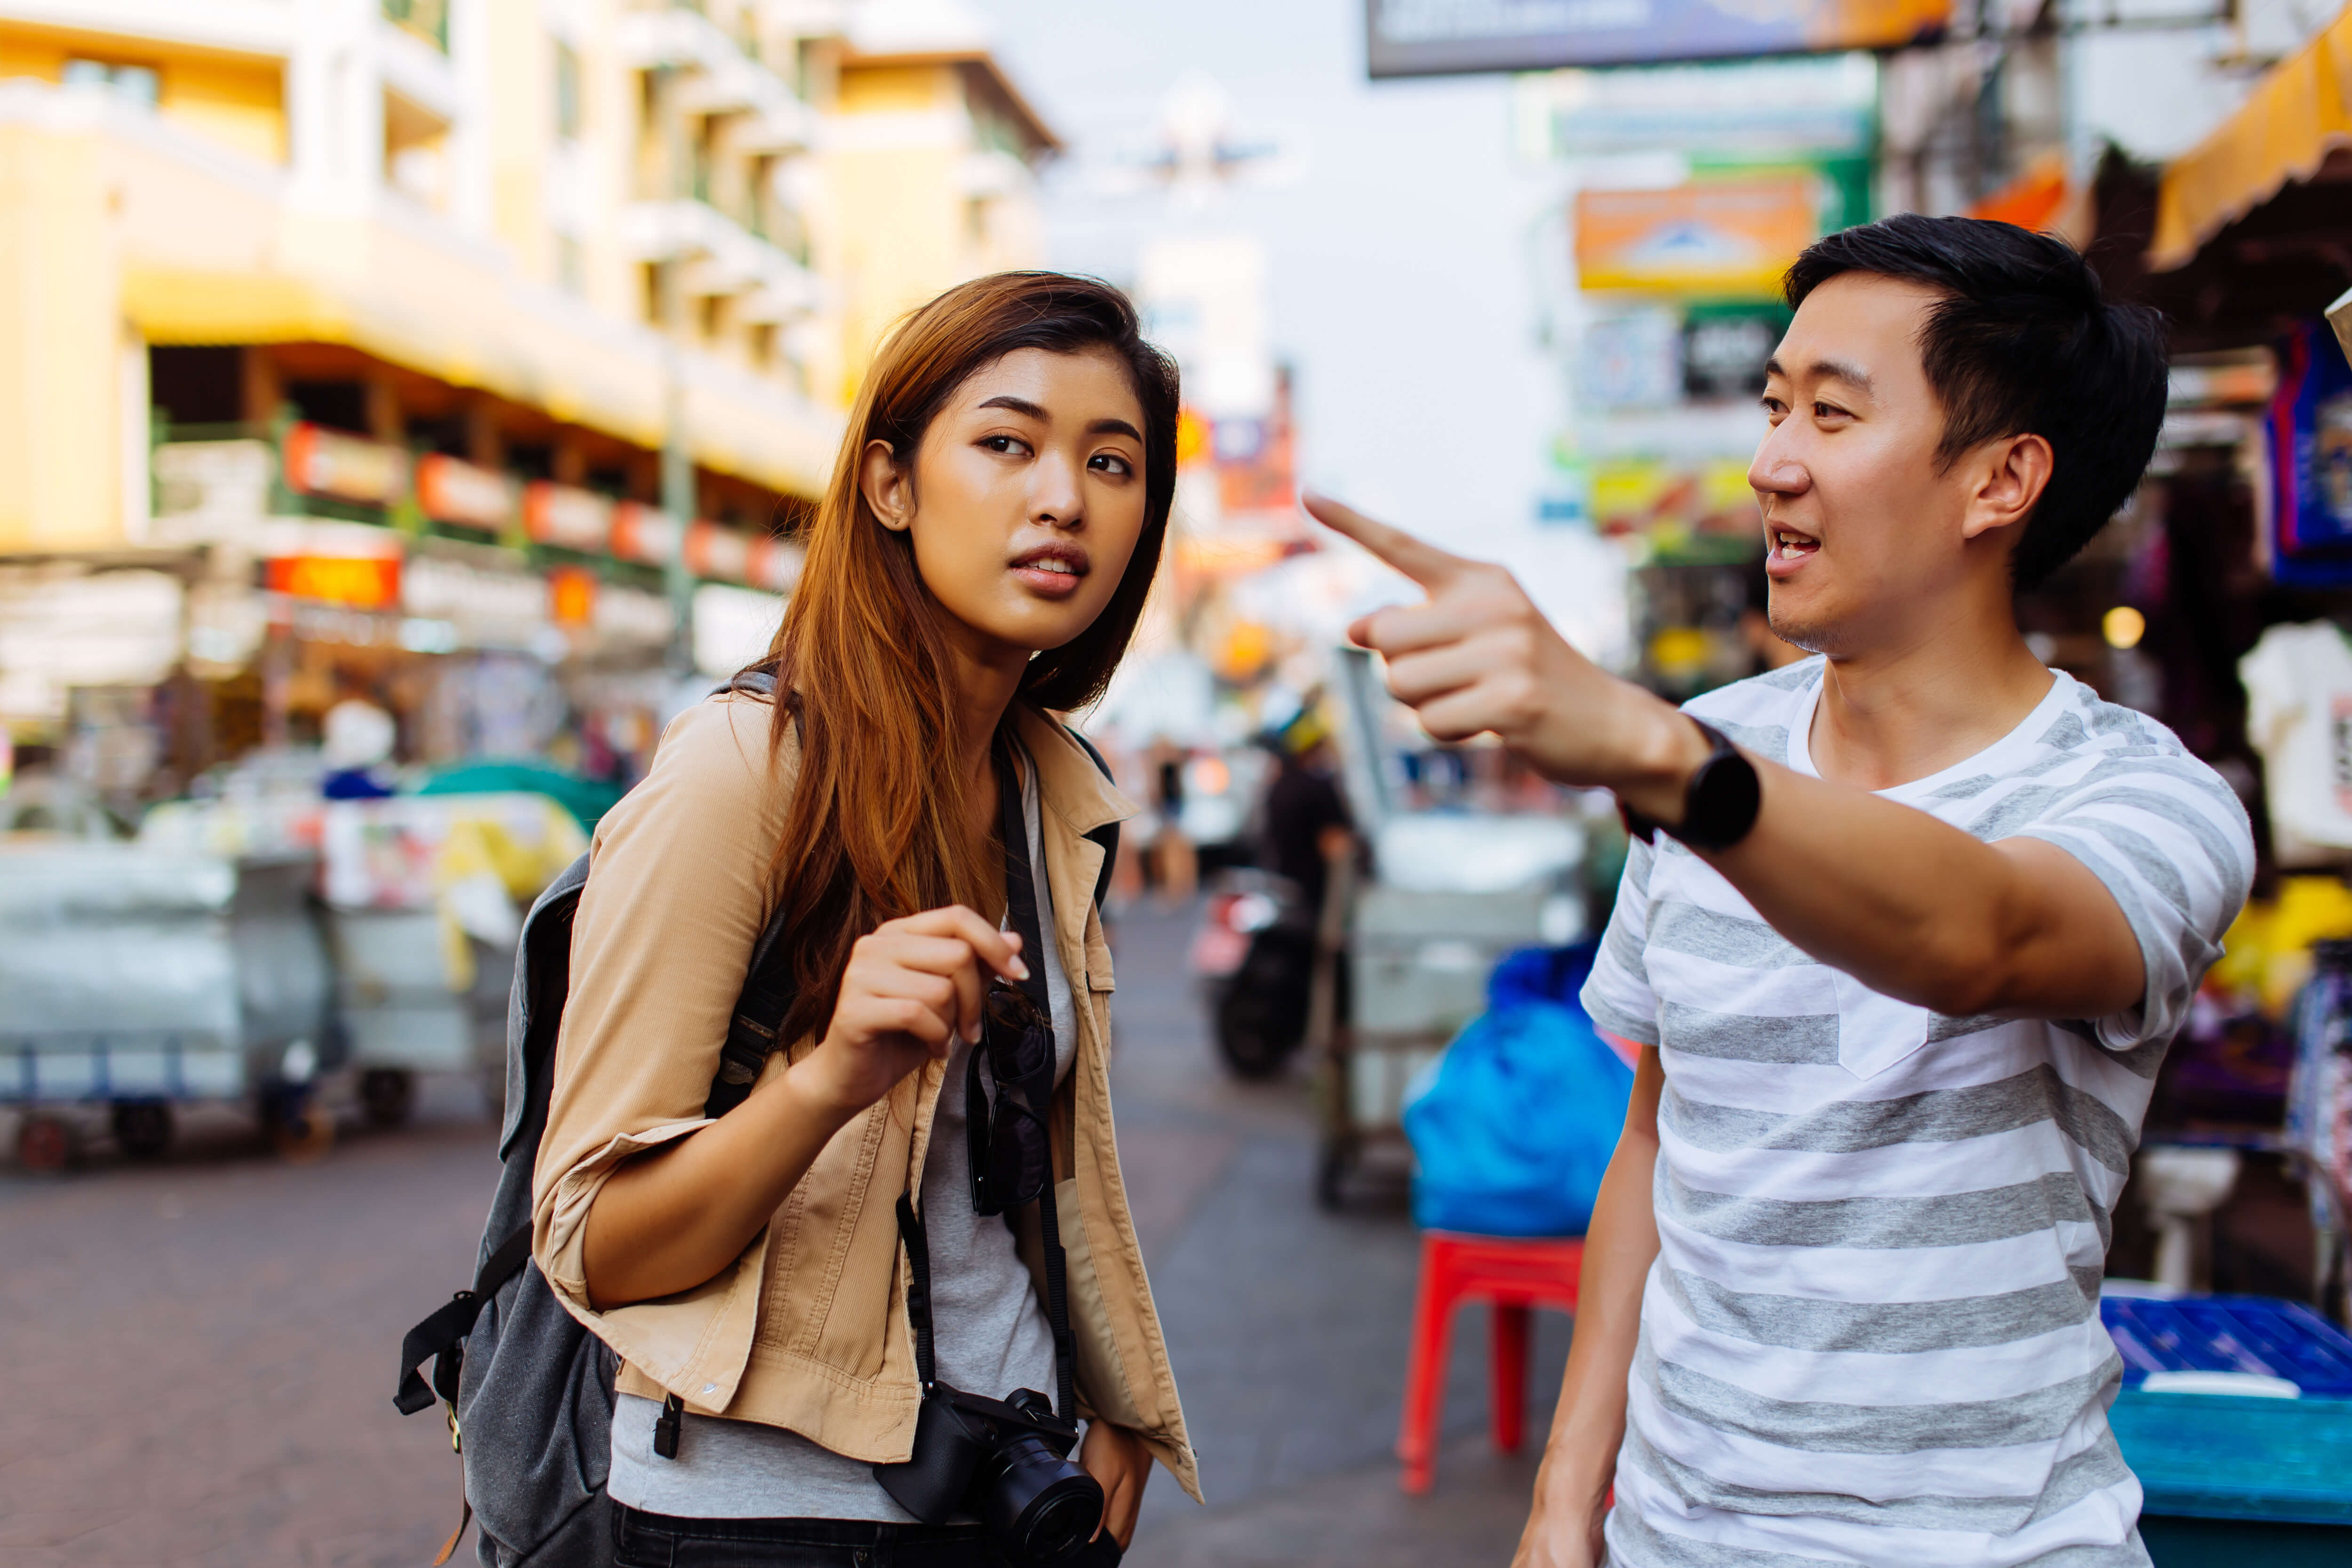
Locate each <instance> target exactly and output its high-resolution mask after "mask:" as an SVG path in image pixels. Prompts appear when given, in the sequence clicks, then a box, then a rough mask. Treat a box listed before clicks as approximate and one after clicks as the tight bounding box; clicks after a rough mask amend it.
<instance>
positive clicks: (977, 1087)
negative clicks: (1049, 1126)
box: [964, 981, 1054, 1215]
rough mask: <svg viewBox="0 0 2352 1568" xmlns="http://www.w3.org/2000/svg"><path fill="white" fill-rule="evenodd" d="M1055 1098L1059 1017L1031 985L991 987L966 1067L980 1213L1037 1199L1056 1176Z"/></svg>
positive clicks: (975, 1201)
mask: <svg viewBox="0 0 2352 1568" xmlns="http://www.w3.org/2000/svg"><path fill="white" fill-rule="evenodd" d="M1053 1099H1054V1020H1053V1017H1052V1016H1051V1015H1050V1014H1048V1013H1047V1012H1046V1011H1045V1008H1044V1007H1042V1006H1040V1005H1038V1003H1037V1001H1036V999H1035V998H1034V997H1032V996H1031V995H1030V994H1028V993H1027V992H1025V991H1023V990H1020V989H1019V988H1017V987H1015V986H1012V985H1007V984H1003V982H1001V981H1000V982H998V983H997V984H994V985H992V986H991V987H990V988H989V993H988V999H987V1001H986V1003H985V1004H984V1005H983V1006H982V1026H981V1036H980V1044H979V1045H977V1046H975V1047H973V1048H972V1052H971V1058H970V1059H969V1061H968V1063H967V1065H966V1066H965V1068H964V1117H965V1121H964V1127H965V1135H966V1137H967V1139H968V1140H969V1145H968V1147H969V1150H970V1152H971V1206H972V1211H973V1212H974V1213H975V1214H982V1215H994V1214H1003V1213H1004V1212H1005V1211H1006V1210H1007V1209H1014V1208H1019V1207H1020V1206H1021V1205H1023V1204H1026V1203H1034V1201H1036V1198H1037V1195H1038V1194H1040V1193H1043V1192H1044V1191H1045V1184H1046V1183H1047V1182H1048V1181H1049V1180H1051V1179H1052V1173H1053V1168H1054V1165H1053V1145H1052V1142H1050V1140H1049V1139H1048V1137H1047V1134H1046V1126H1045V1111H1046V1108H1047V1107H1048V1106H1049V1105H1051V1104H1052V1103H1053Z"/></svg>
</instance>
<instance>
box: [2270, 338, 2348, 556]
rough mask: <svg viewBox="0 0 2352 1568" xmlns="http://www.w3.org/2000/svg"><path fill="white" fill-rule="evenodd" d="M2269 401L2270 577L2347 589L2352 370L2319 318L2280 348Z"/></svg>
mask: <svg viewBox="0 0 2352 1568" xmlns="http://www.w3.org/2000/svg"><path fill="white" fill-rule="evenodd" d="M2281 358H2282V360H2283V362H2284V363H2283V364H2282V366H2281V374H2280V376H2279V385H2278V392H2277V394H2276V395H2274V396H2273V399H2272V401H2271V410H2270V421H2269V424H2270V442H2269V445H2270V458H2271V471H2272V475H2273V484H2274V493H2275V495H2276V498H2277V499H2276V503H2275V505H2274V506H2273V508H2272V513H2273V516H2272V523H2271V526H2272V531H2273V539H2272V546H2273V548H2272V557H2273V559H2272V563H2271V573H2272V575H2273V577H2274V578H2276V579H2277V580H2278V581H2279V582H2281V583H2289V584H2296V585H2298V586H2303V587H2314V588H2317V587H2342V586H2346V585H2347V584H2352V366H2347V363H2346V362H2345V358H2344V355H2343V354H2342V353H2340V352H2338V350H2337V348H2336V340H2335V338H2334V337H2333V336H2332V335H2331V334H2330V333H2329V331H2328V330H2327V325H2326V322H2324V321H2309V322H2305V323H2304V324H2303V325H2301V326H2299V327H2298V328H2297V329H2296V330H2295V331H2294V335H2293V336H2291V337H2289V338H2288V339H2287V341H2286V342H2285V344H2284V349H2283V350H2282V353H2281Z"/></svg>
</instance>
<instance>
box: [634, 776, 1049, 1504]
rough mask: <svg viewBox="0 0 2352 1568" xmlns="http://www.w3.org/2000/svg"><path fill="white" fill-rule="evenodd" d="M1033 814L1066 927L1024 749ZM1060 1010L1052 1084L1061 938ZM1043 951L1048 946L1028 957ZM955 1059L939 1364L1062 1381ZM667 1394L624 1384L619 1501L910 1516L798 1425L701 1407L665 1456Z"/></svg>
mask: <svg viewBox="0 0 2352 1568" xmlns="http://www.w3.org/2000/svg"><path fill="white" fill-rule="evenodd" d="M1021 773H1022V778H1021V814H1022V816H1023V818H1024V821H1025V823H1026V825H1027V827H1028V833H1029V879H1030V882H1031V883H1032V885H1033V886H1034V888H1035V889H1036V892H1037V922H1038V926H1039V928H1040V929H1041V930H1042V931H1047V932H1051V931H1053V929H1054V903H1053V899H1054V896H1053V893H1052V891H1051V890H1050V889H1048V887H1047V885H1046V881H1045V847H1044V842H1043V838H1042V828H1041V825H1040V823H1039V820H1038V806H1037V770H1036V769H1035V768H1034V767H1033V766H1031V765H1029V762H1028V759H1027V758H1026V757H1025V756H1024V757H1023V759H1022V769H1021ZM1043 946H1044V949H1045V952H1044V957H1045V990H1046V994H1047V996H1048V998H1049V999H1050V1001H1051V1003H1052V1005H1053V1015H1054V1054H1055V1061H1054V1081H1055V1083H1056V1084H1058V1083H1060V1081H1061V1080H1062V1079H1063V1078H1064V1077H1065V1076H1066V1075H1067V1074H1068V1072H1069V1070H1070V1061H1071V1058H1072V1057H1073V1056H1074V1055H1075V1054H1076V1041H1077V1022H1076V1012H1075V1004H1074V1002H1073V999H1072V996H1071V994H1070V980H1069V976H1068V975H1067V974H1066V973H1063V970H1062V959H1061V954H1060V952H1059V951H1058V950H1057V949H1056V947H1055V943H1054V942H1053V940H1052V938H1051V937H1050V936H1048V937H1047V939H1046V940H1045V942H1044V944H1043ZM1027 956H1029V957H1030V958H1031V959H1032V960H1033V961H1034V959H1035V958H1036V957H1037V955H1036V954H1034V953H1032V954H1029V955H1027ZM970 1053H971V1047H970V1046H966V1045H961V1044H959V1045H958V1046H957V1047H956V1048H955V1050H954V1051H953V1053H952V1054H950V1057H949V1058H948V1064H947V1079H946V1082H945V1083H944V1084H943V1085H942V1086H941V1087H940V1101H939V1109H938V1111H937V1113H936V1114H935V1115H934V1116H933V1118H932V1121H931V1146H930V1152H929V1154H928V1155H926V1156H925V1158H924V1162H923V1228H924V1230H925V1232H926V1234H927V1236H928V1238H929V1243H930V1254H931V1321H932V1323H933V1331H934V1335H935V1343H934V1351H935V1353H936V1354H937V1356H938V1358H939V1373H940V1377H941V1378H942V1379H944V1380H945V1381H946V1382H948V1383H950V1384H954V1385H955V1386H956V1387H958V1388H962V1389H969V1390H970V1391H971V1392H972V1393H974V1394H987V1395H989V1396H990V1397H992V1398H994V1397H998V1396H1000V1395H1003V1394H1010V1393H1012V1392H1013V1390H1014V1389H1016V1388H1034V1389H1038V1390H1041V1391H1043V1392H1044V1393H1045V1394H1048V1395H1049V1396H1050V1395H1051V1394H1052V1393H1053V1391H1054V1335H1053V1331H1052V1329H1051V1328H1050V1327H1049V1326H1048V1325H1047V1323H1046V1321H1045V1308H1044V1307H1043V1306H1042V1305H1041V1304H1040V1303H1039V1301H1038V1300H1037V1290H1036V1286H1035V1284H1034V1280H1033V1279H1032V1278H1031V1276H1030V1273H1029V1268H1028V1266H1027V1265H1026V1264H1024V1263H1023V1262H1022V1261H1021V1258H1020V1256H1019V1254H1018V1253H1017V1252H1016V1251H1015V1250H1014V1247H1013V1231H1012V1228H1011V1227H1010V1226H1007V1225H1006V1224H1005V1222H1004V1221H1003V1219H1002V1218H997V1217H991V1218H987V1219H982V1218H981V1217H980V1216H979V1215H975V1214H973V1213H972V1209H971V1156H970V1154H969V1153H968V1152H966V1148H965V1143H964V1062H965V1058H967V1057H968V1056H969V1055H970ZM660 1415H661V1404H660V1402H659V1401H657V1400H652V1399H643V1398H639V1397H637V1396H636V1395H635V1394H622V1395H621V1396H620V1398H619V1401H618V1403H617V1405H616V1406H615V1408H614V1412H613V1474H612V1479H611V1481H610V1483H609V1490H610V1492H611V1494H612V1498H613V1500H614V1501H615V1502H621V1503H626V1504H627V1505H628V1506H629V1507H631V1508H634V1509H639V1510H644V1511H646V1512H647V1513H662V1514H669V1515H672V1516H674V1517H677V1518H680V1519H858V1520H887V1521H892V1522H895V1523H900V1524H910V1523H913V1522H915V1520H914V1516H913V1515H911V1514H909V1513H908V1512H907V1511H906V1510H904V1509H902V1508H900V1507H899V1506H898V1504H897V1503H896V1502H893V1501H892V1500H891V1499H890V1494H889V1493H887V1492H886V1491H884V1490H883V1489H882V1486H881V1483H880V1482H878V1481H877V1480H876V1479H874V1470H873V1467H871V1466H870V1465H867V1464H866V1463H865V1462H864V1461H863V1460H859V1459H852V1458H847V1457H845V1456H844V1455H841V1454H836V1453H835V1452H833V1450H831V1449H830V1448H825V1447H819V1446H818V1445H817V1444H815V1443H813V1442H811V1441H810V1440H809V1439H808V1438H806V1437H803V1436H801V1435H800V1434H799V1433H797V1432H792V1431H787V1430H786V1429H785V1428H783V1427H782V1426H762V1425H761V1424H759V1423H757V1422H752V1421H728V1420H723V1419H720V1418H718V1417H704V1416H698V1417H696V1418H695V1419H693V1420H691V1421H688V1423H687V1424H686V1428H685V1432H684V1436H683V1438H682V1440H681V1441H680V1442H679V1444H678V1450H677V1458H675V1459H664V1458H658V1457H656V1455H655V1453H654V1422H655V1421H656V1419H657V1418H658V1417H659V1416H660Z"/></svg>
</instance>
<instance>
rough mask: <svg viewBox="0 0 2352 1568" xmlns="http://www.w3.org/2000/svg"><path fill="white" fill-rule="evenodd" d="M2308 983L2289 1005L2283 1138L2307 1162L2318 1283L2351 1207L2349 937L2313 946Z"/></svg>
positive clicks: (2326, 1274)
mask: <svg viewBox="0 0 2352 1568" xmlns="http://www.w3.org/2000/svg"><path fill="white" fill-rule="evenodd" d="M2312 957H2313V960H2314V967H2313V973H2312V977H2311V981H2310V984H2306V985H2305V987H2304V988H2303V994H2302V995H2301V996H2300V997H2299V998H2298V999H2297V1001H2296V1003H2295V1010H2294V1079H2293V1082H2292V1085H2291V1087H2290V1088H2289V1089H2288V1090H2287V1121H2286V1131H2287V1143H2288V1145H2289V1146H2290V1147H2292V1148H2293V1149H2294V1151H2295V1152H2297V1153H2298V1154H2300V1155H2301V1156H2302V1157H2303V1158H2304V1160H2305V1162H2307V1163H2308V1164H2309V1165H2310V1167H2311V1169H2312V1173H2313V1175H2312V1180H2311V1181H2310V1183H2309V1187H2310V1194H2311V1218H2312V1226H2313V1228H2314V1229H2315V1230H2316V1231H2317V1232H2318V1234H2319V1237H2320V1248H2321V1256H2320V1258H2319V1260H2318V1261H2319V1276H2320V1284H2321V1289H2323V1291H2324V1290H2325V1289H2326V1285H2327V1283H2328V1281H2329V1279H2331V1278H2332V1276H2333V1274H2334V1266H2335V1261H2336V1259H2335V1258H2334V1256H2333V1254H2334V1253H2335V1250H2336V1246H2337V1245H2339V1244H2340V1243H2341V1241H2342V1239H2343V1237H2344V1232H2345V1221H2346V1216H2347V1213H2352V942H2342V941H2338V942H2319V943H2317V944H2316V945H2315V947H2314V948H2313V950H2312Z"/></svg>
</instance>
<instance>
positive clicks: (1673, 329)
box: [1581, 310, 1683, 410]
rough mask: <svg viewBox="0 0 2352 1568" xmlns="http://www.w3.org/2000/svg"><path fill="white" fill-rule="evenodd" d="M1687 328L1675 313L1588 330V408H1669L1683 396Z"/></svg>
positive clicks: (1609, 320) (1613, 320)
mask: <svg viewBox="0 0 2352 1568" xmlns="http://www.w3.org/2000/svg"><path fill="white" fill-rule="evenodd" d="M1682 343H1683V340H1682V326H1681V322H1680V321H1677V320H1676V318H1675V313H1674V312H1673V311H1672V310H1635V311H1633V312H1631V313H1629V314H1626V315H1622V316H1603V317H1601V318H1600V319H1598V320H1596V321H1588V322H1586V323H1585V327H1584V341H1583V353H1582V356H1581V358H1582V362H1583V363H1582V370H1583V373H1584V374H1583V382H1584V386H1583V392H1584V402H1585V404H1586V405H1587V406H1588V407H1591V408H1594V409H1600V410H1614V409H1620V408H1663V407H1665V406H1666V405H1670V404H1674V403H1679V402H1680V401H1681V400H1682V395H1683V363H1682Z"/></svg>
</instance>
